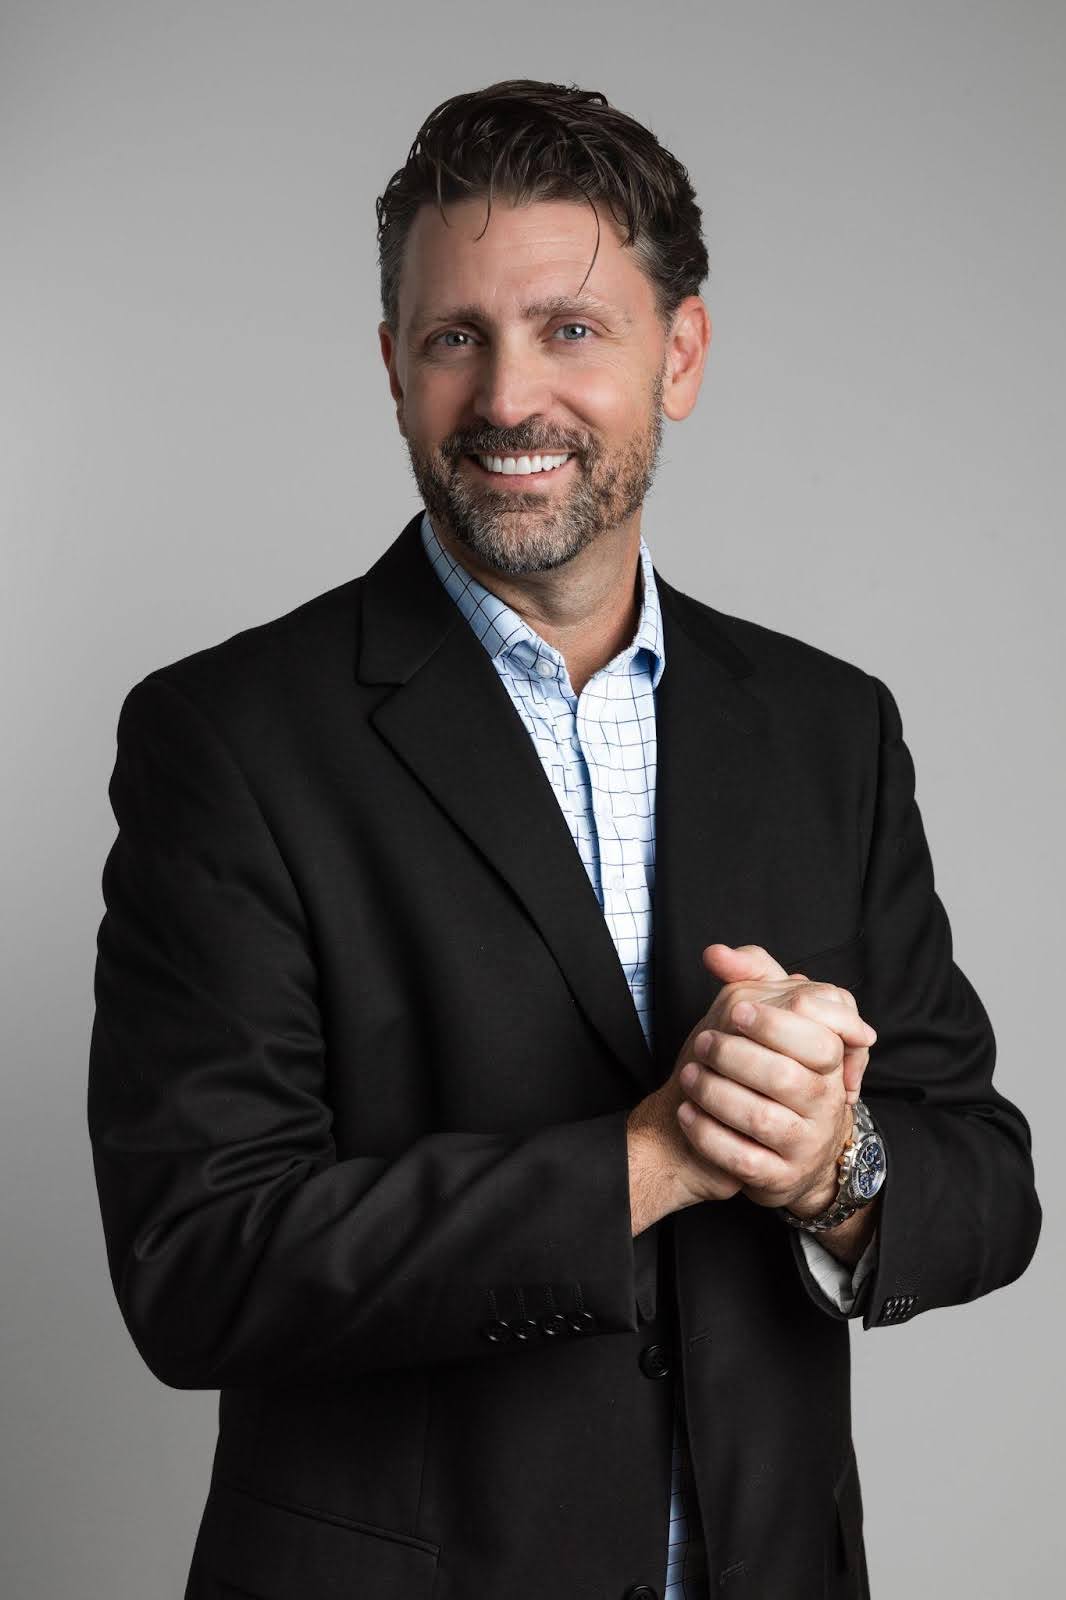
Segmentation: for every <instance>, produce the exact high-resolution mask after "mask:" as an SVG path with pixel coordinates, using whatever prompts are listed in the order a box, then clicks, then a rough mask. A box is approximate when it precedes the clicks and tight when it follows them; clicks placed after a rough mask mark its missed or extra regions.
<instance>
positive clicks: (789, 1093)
mask: <svg viewBox="0 0 1066 1600" xmlns="http://www.w3.org/2000/svg"><path fill="white" fill-rule="evenodd" d="M703 959H704V964H705V965H706V966H707V967H708V968H709V969H710V970H711V971H712V972H713V973H714V975H715V976H716V977H718V978H724V979H725V980H726V983H725V987H724V988H723V989H722V991H721V993H720V994H719V995H718V997H717V999H716V1000H715V1002H714V1004H713V1006H712V1007H711V1009H710V1010H709V1011H708V1013H707V1015H706V1016H705V1017H704V1018H703V1019H702V1020H701V1021H700V1022H699V1023H698V1024H697V1025H696V1027H695V1028H694V1029H693V1030H692V1033H691V1034H690V1035H689V1037H688V1039H687V1040H686V1041H685V1045H684V1046H683V1047H682V1051H681V1054H680V1056H679V1057H678V1061H677V1064H676V1066H675V1068H674V1074H673V1077H672V1079H671V1084H672V1083H673V1080H674V1079H676V1088H675V1089H674V1090H673V1093H674V1094H675V1095H676V1100H677V1103H676V1105H675V1107H674V1114H675V1116H676V1126H677V1127H678V1128H679V1130H680V1132H681V1134H682V1135H683V1138H684V1140H685V1141H687V1144H688V1146H689V1148H690V1150H691V1152H692V1154H693V1155H695V1156H696V1157H698V1158H699V1161H700V1163H701V1164H706V1167H707V1169H708V1170H707V1173H706V1181H707V1189H706V1192H697V1189H693V1198H717V1199H721V1198H727V1197H728V1196H729V1195H730V1194H732V1193H740V1194H743V1195H746V1196H747V1198H748V1199H749V1200H752V1201H753V1202H754V1203H755V1204H756V1205H762V1206H788V1207H789V1208H790V1209H791V1210H793V1211H795V1212H796V1213H797V1214H798V1215H800V1216H816V1215H817V1214H818V1213H819V1212H820V1211H822V1210H824V1209H825V1207H826V1206H828V1205H829V1204H831V1203H832V1200H833V1198H834V1196H835V1194H836V1191H837V1184H838V1168H837V1159H838V1157H839V1155H840V1153H841V1151H842V1150H843V1148H844V1146H845V1143H846V1141H847V1140H848V1138H849V1137H850V1135H851V1127H852V1115H851V1106H852V1104H853V1103H854V1101H855V1100H856V1099H857V1098H858V1094H859V1088H860V1086H861V1082H862V1076H863V1073H864V1071H865V1069H866V1065H867V1062H868V1061H869V1048H868V1047H869V1046H870V1045H871V1044H872V1043H873V1042H874V1040H875V1039H876V1037H877V1035H876V1033H875V1032H874V1030H873V1029H872V1028H871V1027H869V1026H868V1025H867V1023H865V1022H864V1021H863V1019H862V1018H861V1017H860V1015H859V1012H858V1008H857V1006H856V1004H855V1000H854V998H853V996H852V995H851V994H850V992H849V991H848V990H847V989H842V988H840V987H839V986H838V985H835V984H824V983H817V982H811V981H810V980H809V979H808V978H807V977H806V976H805V975H804V974H803V973H786V972H785V970H784V968H783V967H781V966H780V965H779V964H778V963H777V962H776V961H775V960H774V959H773V957H772V956H771V955H770V954H769V953H768V952H767V951H766V950H764V949H762V948H761V947H760V946H758V945H742V946H739V947H737V948H733V947H731V946H729V945H723V944H713V945H708V946H707V948H706V950H705V951H704V952H703ZM663 1087H664V1089H667V1090H670V1088H671V1085H670V1084H668V1085H664V1086H663ZM685 1179H686V1181H687V1182H690V1185H691V1181H692V1174H691V1173H690V1172H689V1171H686V1172H685ZM695 1183H696V1185H697V1188H700V1187H701V1179H700V1178H696V1179H695Z"/></svg>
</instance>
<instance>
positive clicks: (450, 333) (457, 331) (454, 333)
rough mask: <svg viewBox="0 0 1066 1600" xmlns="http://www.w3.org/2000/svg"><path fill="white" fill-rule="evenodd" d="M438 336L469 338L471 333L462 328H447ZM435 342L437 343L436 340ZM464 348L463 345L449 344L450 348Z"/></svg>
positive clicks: (443, 337)
mask: <svg viewBox="0 0 1066 1600" xmlns="http://www.w3.org/2000/svg"><path fill="white" fill-rule="evenodd" d="M437 337H438V338H440V339H453V338H454V339H469V337H470V335H469V334H468V333H464V332H463V330H462V328H447V329H445V331H444V333H441V334H438V336H437ZM434 343H436V340H434ZM462 348H463V347H462V345H454V344H453V345H449V346H448V349H449V350H456V349H458V350H461V349H462Z"/></svg>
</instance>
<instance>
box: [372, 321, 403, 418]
mask: <svg viewBox="0 0 1066 1600" xmlns="http://www.w3.org/2000/svg"><path fill="white" fill-rule="evenodd" d="M378 344H379V345H380V346H381V359H382V360H383V361H384V363H385V366H386V367H387V368H388V373H389V390H390V393H391V394H392V398H393V399H394V400H395V402H396V423H397V426H398V427H399V430H400V432H401V433H402V434H403V436H404V438H405V439H406V437H407V433H406V430H405V428H404V425H403V385H402V384H401V383H400V377H399V373H398V372H397V370H396V348H397V340H396V338H395V337H394V335H393V332H392V329H391V328H390V327H389V325H388V323H387V322H379V323H378Z"/></svg>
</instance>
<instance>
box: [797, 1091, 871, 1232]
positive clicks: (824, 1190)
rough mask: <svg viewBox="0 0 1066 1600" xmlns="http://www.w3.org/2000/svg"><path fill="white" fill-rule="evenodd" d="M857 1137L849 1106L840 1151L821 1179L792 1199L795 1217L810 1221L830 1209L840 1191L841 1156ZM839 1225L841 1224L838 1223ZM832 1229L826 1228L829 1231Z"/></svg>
mask: <svg viewBox="0 0 1066 1600" xmlns="http://www.w3.org/2000/svg"><path fill="white" fill-rule="evenodd" d="M854 1137H855V1116H854V1113H853V1112H852V1109H851V1107H850V1106H849V1107H848V1116H847V1129H846V1132H845V1134H844V1137H843V1139H842V1140H841V1141H840V1148H839V1151H838V1153H837V1154H836V1155H835V1156H834V1157H833V1163H832V1166H830V1167H829V1168H828V1169H827V1170H826V1171H825V1172H824V1173H823V1174H822V1177H821V1180H820V1181H819V1182H818V1183H817V1184H816V1185H815V1186H814V1187H813V1188H811V1189H808V1190H807V1191H806V1193H805V1194H803V1195H800V1196H799V1197H798V1198H797V1199H795V1200H790V1201H789V1203H788V1210H789V1211H791V1213H792V1215H793V1216H794V1217H799V1218H800V1220H801V1221H802V1222H809V1221H810V1220H811V1218H812V1217H820V1216H821V1214H822V1212H823V1211H828V1210H829V1207H830V1206H831V1205H832V1204H833V1203H834V1201H835V1200H836V1198H837V1196H838V1195H839V1193H840V1182H841V1171H840V1156H841V1154H842V1153H843V1151H844V1150H846V1149H847V1147H848V1145H849V1144H850V1143H851V1141H852V1140H853V1139H854ZM848 1220H850V1218H849V1219H848ZM838 1226H839V1224H838ZM832 1231H833V1230H832V1229H828V1228H827V1229H826V1232H827V1233H830V1232H832Z"/></svg>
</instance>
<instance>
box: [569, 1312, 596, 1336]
mask: <svg viewBox="0 0 1066 1600" xmlns="http://www.w3.org/2000/svg"><path fill="white" fill-rule="evenodd" d="M566 1321H567V1326H568V1327H569V1329H570V1332H571V1333H594V1332H595V1330H596V1318H595V1317H594V1316H593V1314H592V1312H591V1311H574V1312H572V1313H571V1314H570V1316H569V1317H567V1319H566Z"/></svg>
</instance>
